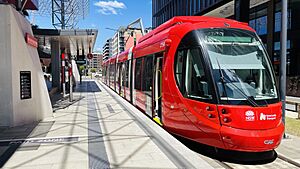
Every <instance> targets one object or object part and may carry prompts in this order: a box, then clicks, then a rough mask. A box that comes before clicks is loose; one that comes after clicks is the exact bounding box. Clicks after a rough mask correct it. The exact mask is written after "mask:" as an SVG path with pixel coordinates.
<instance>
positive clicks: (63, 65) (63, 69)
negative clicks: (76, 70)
mask: <svg viewBox="0 0 300 169" xmlns="http://www.w3.org/2000/svg"><path fill="white" fill-rule="evenodd" d="M65 65H66V64H65V59H64V58H63V59H62V64H61V69H62V72H61V73H62V82H63V84H62V87H63V97H65V96H66V77H65Z"/></svg>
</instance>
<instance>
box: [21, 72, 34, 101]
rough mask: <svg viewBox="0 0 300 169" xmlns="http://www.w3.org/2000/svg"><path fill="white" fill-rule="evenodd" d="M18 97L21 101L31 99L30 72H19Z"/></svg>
mask: <svg viewBox="0 0 300 169" xmlns="http://www.w3.org/2000/svg"><path fill="white" fill-rule="evenodd" d="M20 97H21V100H25V99H31V72H30V71H20Z"/></svg>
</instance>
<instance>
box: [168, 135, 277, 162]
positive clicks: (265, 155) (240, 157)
mask: <svg viewBox="0 0 300 169" xmlns="http://www.w3.org/2000/svg"><path fill="white" fill-rule="evenodd" d="M173 136H174V137H176V138H177V139H178V140H179V141H180V142H181V143H182V144H184V145H185V146H186V147H188V148H189V149H190V150H192V151H194V152H196V153H199V154H201V155H204V156H206V157H209V158H212V159H215V160H218V161H222V162H229V163H236V164H244V165H259V164H267V163H271V162H273V161H274V160H276V158H277V153H276V151H274V150H273V151H267V152H239V151H229V150H222V149H217V148H215V147H211V146H208V145H204V144H200V143H198V142H195V141H192V140H189V139H186V138H183V137H180V136H176V135H173Z"/></svg>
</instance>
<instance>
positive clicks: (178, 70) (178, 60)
mask: <svg viewBox="0 0 300 169" xmlns="http://www.w3.org/2000/svg"><path fill="white" fill-rule="evenodd" d="M184 53H185V51H184V50H182V51H178V52H177V58H176V61H175V65H176V66H175V77H176V81H177V84H178V87H179V90H180V91H181V92H182V93H183V87H182V86H183V84H182V83H183V79H182V77H183V73H182V67H183V60H184Z"/></svg>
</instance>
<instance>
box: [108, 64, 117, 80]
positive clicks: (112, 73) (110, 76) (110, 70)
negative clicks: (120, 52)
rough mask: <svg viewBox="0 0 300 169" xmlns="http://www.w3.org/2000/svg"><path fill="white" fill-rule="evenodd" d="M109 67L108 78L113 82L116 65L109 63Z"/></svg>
mask: <svg viewBox="0 0 300 169" xmlns="http://www.w3.org/2000/svg"><path fill="white" fill-rule="evenodd" d="M109 68H110V69H109V80H110V82H112V83H114V81H115V69H116V66H115V64H111V65H110V67H109Z"/></svg>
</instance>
